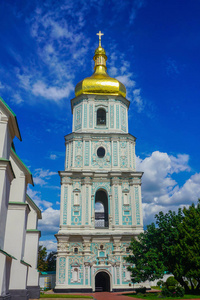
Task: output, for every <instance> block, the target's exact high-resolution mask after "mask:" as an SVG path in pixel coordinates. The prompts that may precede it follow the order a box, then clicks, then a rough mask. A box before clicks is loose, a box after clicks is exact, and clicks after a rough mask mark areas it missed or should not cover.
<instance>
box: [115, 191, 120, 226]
mask: <svg viewBox="0 0 200 300" xmlns="http://www.w3.org/2000/svg"><path fill="white" fill-rule="evenodd" d="M114 200H115V225H119V201H118V186H114Z"/></svg>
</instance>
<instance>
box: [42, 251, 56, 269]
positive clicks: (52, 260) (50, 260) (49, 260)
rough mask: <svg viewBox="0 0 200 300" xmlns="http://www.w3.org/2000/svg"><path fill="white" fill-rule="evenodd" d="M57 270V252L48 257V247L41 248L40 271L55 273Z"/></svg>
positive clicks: (50, 253)
mask: <svg viewBox="0 0 200 300" xmlns="http://www.w3.org/2000/svg"><path fill="white" fill-rule="evenodd" d="M55 270H56V252H55V251H52V252H49V254H48V255H47V249H46V247H43V246H39V248H38V271H40V272H46V271H55Z"/></svg>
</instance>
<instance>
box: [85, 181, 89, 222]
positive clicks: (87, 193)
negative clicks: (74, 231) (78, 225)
mask: <svg viewBox="0 0 200 300" xmlns="http://www.w3.org/2000/svg"><path fill="white" fill-rule="evenodd" d="M85 197H86V199H85V225H88V220H89V216H88V212H89V207H88V203H89V187H88V186H86V196H85Z"/></svg>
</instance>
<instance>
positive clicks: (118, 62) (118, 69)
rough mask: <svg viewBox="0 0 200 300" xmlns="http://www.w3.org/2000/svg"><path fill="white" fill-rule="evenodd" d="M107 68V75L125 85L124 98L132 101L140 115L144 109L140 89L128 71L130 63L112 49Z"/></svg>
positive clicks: (132, 74) (131, 73)
mask: <svg viewBox="0 0 200 300" xmlns="http://www.w3.org/2000/svg"><path fill="white" fill-rule="evenodd" d="M114 48H115V47H114ZM108 66H109V68H108V73H109V75H110V76H112V77H115V78H116V79H117V80H119V81H120V82H122V83H123V84H124V85H125V87H126V92H127V93H126V94H127V95H126V97H127V98H128V99H129V100H130V101H132V100H133V104H134V105H135V108H136V110H137V112H139V113H140V112H141V111H142V110H143V109H144V106H145V105H144V101H143V99H142V96H141V89H140V88H137V83H136V81H135V79H134V77H135V76H134V73H133V72H131V71H130V70H131V66H130V63H129V62H128V61H126V60H125V59H124V57H123V55H120V54H119V53H117V51H116V50H115V49H114V50H113V49H112V52H111V54H110V56H109V61H108Z"/></svg>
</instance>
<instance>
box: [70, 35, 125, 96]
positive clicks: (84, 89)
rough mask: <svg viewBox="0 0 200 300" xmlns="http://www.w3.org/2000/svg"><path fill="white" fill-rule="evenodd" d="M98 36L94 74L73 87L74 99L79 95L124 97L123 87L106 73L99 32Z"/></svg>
mask: <svg viewBox="0 0 200 300" xmlns="http://www.w3.org/2000/svg"><path fill="white" fill-rule="evenodd" d="M97 35H99V47H98V48H97V49H96V50H95V54H94V57H93V59H94V62H95V66H94V73H93V75H92V76H90V77H87V78H85V79H83V80H82V81H80V82H79V83H78V84H77V85H76V87H75V95H76V97H77V96H79V95H81V94H101V95H117V96H119V95H121V96H123V97H126V88H125V86H124V85H123V84H122V83H121V82H120V81H118V80H117V79H115V78H112V77H110V76H109V75H108V73H107V71H106V70H107V67H106V60H107V56H106V52H105V50H104V48H102V46H101V35H103V34H102V33H101V31H100V32H99V33H97Z"/></svg>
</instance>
